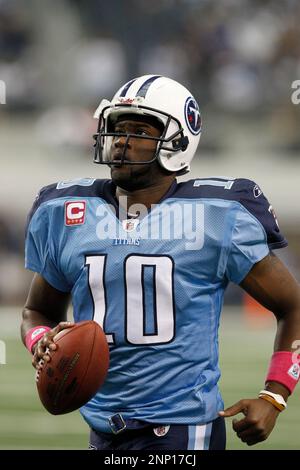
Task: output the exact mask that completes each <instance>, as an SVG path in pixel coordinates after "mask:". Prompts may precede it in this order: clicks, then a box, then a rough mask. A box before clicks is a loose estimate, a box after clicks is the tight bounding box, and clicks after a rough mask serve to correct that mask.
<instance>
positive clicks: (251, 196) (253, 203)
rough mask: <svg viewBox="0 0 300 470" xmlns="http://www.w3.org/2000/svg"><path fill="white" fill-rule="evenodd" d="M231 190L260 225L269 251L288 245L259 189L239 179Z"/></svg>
mask: <svg viewBox="0 0 300 470" xmlns="http://www.w3.org/2000/svg"><path fill="white" fill-rule="evenodd" d="M233 188H234V189H235V192H236V194H237V196H238V197H237V198H236V199H237V200H238V201H239V202H240V203H241V204H242V205H243V206H244V207H245V208H246V209H247V210H248V211H249V212H250V213H251V214H252V215H253V216H254V217H255V218H256V219H257V220H258V221H259V222H260V223H261V224H262V226H263V228H264V230H265V232H266V235H267V243H268V246H269V248H270V249H271V250H276V249H278V248H283V247H285V246H287V245H288V242H287V240H286V239H285V237H284V235H283V234H282V233H281V231H280V228H279V224H278V220H277V217H276V215H275V211H274V209H273V207H272V205H271V204H270V202H269V201H268V199H267V198H266V197H265V195H264V194H263V192H262V191H261V189H260V187H259V186H258V185H257V184H256V183H255V182H254V181H251V180H246V179H239V180H237V181H236V183H235V184H234V186H233Z"/></svg>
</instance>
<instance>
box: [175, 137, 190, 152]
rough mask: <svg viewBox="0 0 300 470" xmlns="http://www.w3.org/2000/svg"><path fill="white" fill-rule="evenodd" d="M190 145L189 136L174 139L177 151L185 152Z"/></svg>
mask: <svg viewBox="0 0 300 470" xmlns="http://www.w3.org/2000/svg"><path fill="white" fill-rule="evenodd" d="M188 145H189V138H188V137H187V136H182V137H180V138H178V139H175V140H172V147H173V149H174V150H175V151H177V150H181V151H182V152H184V151H185V150H186V149H187V148H188Z"/></svg>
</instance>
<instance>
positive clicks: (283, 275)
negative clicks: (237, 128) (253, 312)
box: [22, 75, 300, 450]
mask: <svg viewBox="0 0 300 470" xmlns="http://www.w3.org/2000/svg"><path fill="white" fill-rule="evenodd" d="M95 117H96V118H97V119H98V130H97V133H96V135H95V140H96V143H95V158H94V161H95V162H96V163H97V164H104V165H108V166H109V168H110V173H111V179H93V178H84V179H81V180H75V181H74V180H73V181H61V182H59V183H56V184H51V185H50V186H47V187H45V188H43V189H42V190H41V191H40V193H39V195H38V197H37V199H36V201H35V202H34V205H33V208H32V210H31V213H30V215H29V219H28V227H27V235H26V267H27V268H28V269H30V270H32V271H34V272H35V275H34V278H33V281H32V285H31V288H30V291H29V295H28V298H27V301H26V304H25V307H24V311H23V323H22V338H23V342H24V344H26V346H27V348H28V349H29V350H30V352H31V353H32V354H33V360H32V363H33V366H34V367H36V368H37V369H40V368H42V367H43V362H40V360H41V359H42V361H50V360H51V354H52V351H54V350H55V348H56V345H55V343H54V342H53V337H54V336H55V334H56V333H57V332H58V331H60V330H62V329H64V328H72V326H73V323H67V322H66V315H67V313H66V312H67V308H68V305H69V302H70V299H72V304H73V312H74V321H75V322H78V321H81V320H88V319H94V320H95V321H96V322H98V323H99V324H100V325H101V327H102V328H103V329H104V331H105V333H106V335H107V341H108V343H109V345H110V368H109V372H108V376H107V379H106V382H105V384H104V385H103V386H102V387H101V389H100V390H99V391H98V393H97V394H96V395H95V396H94V397H93V398H92V400H90V401H89V402H88V403H87V404H86V405H85V406H83V408H82V409H81V413H82V415H83V417H84V419H85V420H86V422H87V423H88V425H89V426H90V429H91V438H90V446H91V448H95V449H120V450H122V449H123V450H130V449H131V450H135V449H147V450H162V449H172V450H184V449H224V448H225V425H224V418H226V417H230V416H234V415H236V414H238V413H240V412H242V413H243V415H244V417H243V418H242V419H239V420H234V421H233V428H234V430H235V431H236V433H237V435H238V437H239V438H240V439H241V440H242V441H243V442H245V443H247V444H248V445H252V444H256V443H257V442H260V441H262V440H264V439H266V438H267V437H268V435H269V434H270V432H271V431H272V429H273V427H274V425H275V422H276V419H277V417H278V415H279V413H280V412H281V411H282V410H284V409H285V408H286V401H287V398H288V396H289V395H290V394H291V393H292V391H293V389H294V387H295V385H296V383H297V381H298V379H299V361H298V356H297V354H295V351H294V350H293V344H294V341H295V340H297V339H298V338H300V291H299V286H298V284H297V282H296V280H295V279H294V278H293V277H292V275H291V274H290V273H289V271H288V269H287V268H286V267H285V266H284V265H283V264H282V262H281V261H280V260H279V259H278V258H277V257H276V256H275V255H274V254H273V250H274V249H277V248H281V247H284V246H286V245H287V242H286V240H285V238H284V236H283V235H282V234H281V232H280V230H279V227H278V224H277V221H276V219H275V217H274V214H273V211H272V208H271V206H270V204H269V202H268V201H267V199H266V198H265V196H264V195H263V193H262V191H261V190H260V188H259V187H258V186H257V184H256V183H255V182H253V181H250V180H248V179H240V178H237V179H235V178H222V177H214V178H198V179H194V180H189V181H185V182H182V183H178V182H177V176H179V175H183V174H185V173H187V172H188V171H189V169H190V164H191V161H192V159H193V157H194V155H195V152H196V149H197V146H198V142H199V139H200V134H201V116H200V110H199V106H198V104H197V102H196V100H195V99H194V98H193V96H192V95H191V93H190V92H189V91H188V90H187V89H186V88H185V87H184V86H182V85H181V84H179V83H177V82H176V81H174V80H171V79H169V78H166V77H162V76H159V75H146V76H142V77H139V78H135V79H133V80H131V81H129V82H128V83H126V84H124V85H123V86H122V87H121V88H120V89H119V90H118V91H117V93H116V94H115V96H114V97H113V99H112V101H107V100H103V101H102V102H101V103H100V105H99V107H98V109H97V110H96V113H95ZM230 281H232V282H235V283H237V284H239V285H240V286H241V287H242V288H243V289H245V291H247V292H248V293H249V294H250V295H251V296H253V297H254V298H255V299H256V300H258V301H259V302H260V303H261V304H262V305H264V306H265V307H267V308H268V309H270V310H271V311H272V312H274V315H275V316H276V319H277V324H278V328H277V333H276V338H275V346H274V354H273V356H272V358H270V365H269V370H268V373H267V375H266V381H265V384H263V385H262V390H261V391H259V390H258V395H257V397H253V398H251V399H241V400H240V401H239V402H238V403H235V404H233V405H232V406H230V407H229V408H227V409H225V410H224V404H223V401H222V397H221V395H220V391H219V388H218V380H219V377H220V370H219V365H218V325H219V317H220V313H221V308H222V302H223V296H224V291H225V289H226V287H227V285H228V283H229V282H230ZM96 373H97V371H95V374H96Z"/></svg>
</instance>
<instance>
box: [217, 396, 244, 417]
mask: <svg viewBox="0 0 300 470" xmlns="http://www.w3.org/2000/svg"><path fill="white" fill-rule="evenodd" d="M246 408H247V400H240V401H238V402H237V403H235V404H234V405H232V406H230V407H229V408H226V409H225V410H224V411H219V416H223V417H224V418H228V417H230V416H235V415H237V414H238V413H240V412H244V410H245V409H246Z"/></svg>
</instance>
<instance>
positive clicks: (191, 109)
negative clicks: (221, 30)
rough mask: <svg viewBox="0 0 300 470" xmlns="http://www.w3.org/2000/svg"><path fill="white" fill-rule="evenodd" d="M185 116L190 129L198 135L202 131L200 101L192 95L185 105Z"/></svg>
mask: <svg viewBox="0 0 300 470" xmlns="http://www.w3.org/2000/svg"><path fill="white" fill-rule="evenodd" d="M184 117H185V121H186V123H187V126H188V128H189V130H190V131H191V132H192V134H194V135H197V134H199V132H200V131H201V117H200V110H199V106H198V103H197V102H196V100H194V98H193V97H192V96H190V97H189V98H188V99H187V100H186V102H185V107H184Z"/></svg>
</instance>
